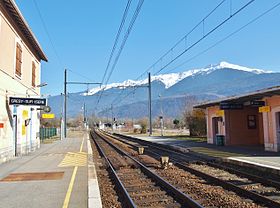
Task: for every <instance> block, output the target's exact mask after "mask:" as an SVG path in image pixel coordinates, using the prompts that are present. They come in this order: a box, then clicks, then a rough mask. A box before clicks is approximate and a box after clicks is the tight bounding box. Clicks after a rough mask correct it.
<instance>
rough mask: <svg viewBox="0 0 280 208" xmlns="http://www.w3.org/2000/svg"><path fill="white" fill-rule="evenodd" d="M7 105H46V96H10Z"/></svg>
mask: <svg viewBox="0 0 280 208" xmlns="http://www.w3.org/2000/svg"><path fill="white" fill-rule="evenodd" d="M9 105H38V106H45V105H47V100H46V98H21V97H10V98H9Z"/></svg>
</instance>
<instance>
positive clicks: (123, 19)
mask: <svg viewBox="0 0 280 208" xmlns="http://www.w3.org/2000/svg"><path fill="white" fill-rule="evenodd" d="M131 1H132V0H128V1H127V4H126V7H125V10H124V13H123V16H122V21H121V24H120V26H119V29H118V32H117V35H116V38H115V41H114V45H113V48H112V50H111V53H110V57H109V60H108V63H107V66H106V69H105V72H104V74H103V77H102V81H101V83H102V84H103V83H104V80H105V77H106V75H107V71H108V69H109V66H110V64H111V61H112V58H113V55H114V52H115V50H116V47H117V44H118V42H119V38H120V34H121V32H122V29H123V27H124V24H125V21H126V18H127V14H128V11H129V7H130V5H131Z"/></svg>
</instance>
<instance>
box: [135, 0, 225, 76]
mask: <svg viewBox="0 0 280 208" xmlns="http://www.w3.org/2000/svg"><path fill="white" fill-rule="evenodd" d="M226 1H227V0H222V1H221V2H220V3H218V4H217V6H215V7H214V8H213V9H212V10H211V11H210V12H209V13H208V14H207V15H206V16H205V17H203V18H202V19H201V20H200V21H199V22H198V23H197V24H196V25H195V26H194V27H193V28H192V29H191V30H190V31H189V32H187V34H185V35H184V36H183V37H182V38H180V39H179V40H178V41H177V42H176V43H175V44H174V45H173V46H172V47H171V48H170V49H169V50H168V51H166V52H165V53H164V54H163V55H162V56H161V57H160V58H158V59H157V61H156V62H154V63H153V64H152V65H151V66H150V67H149V68H148V69H147V70H145V71H144V72H143V73H142V74H141V75H139V76H138V77H137V78H136V79H137V80H138V79H140V78H141V77H142V76H144V75H145V74H146V73H147V72H149V71H150V70H151V69H153V68H154V66H155V65H156V64H158V63H159V62H162V59H163V58H164V57H166V56H167V55H168V54H169V53H170V52H173V50H174V49H175V48H176V47H177V46H178V45H179V44H180V43H181V42H182V41H185V40H186V38H187V37H188V36H189V35H190V34H191V33H192V32H193V31H195V29H197V28H198V27H199V26H200V25H201V24H202V23H204V22H205V20H206V19H207V18H209V17H210V16H211V15H212V14H213V13H214V12H215V11H216V10H217V9H218V8H219V7H220V6H222V5H223V4H224V3H225V2H226Z"/></svg>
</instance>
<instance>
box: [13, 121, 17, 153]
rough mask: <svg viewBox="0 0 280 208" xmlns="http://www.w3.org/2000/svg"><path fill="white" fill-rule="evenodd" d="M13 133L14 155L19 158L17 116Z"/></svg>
mask: <svg viewBox="0 0 280 208" xmlns="http://www.w3.org/2000/svg"><path fill="white" fill-rule="evenodd" d="M13 131H14V154H15V156H17V134H18V132H17V116H16V115H14V116H13Z"/></svg>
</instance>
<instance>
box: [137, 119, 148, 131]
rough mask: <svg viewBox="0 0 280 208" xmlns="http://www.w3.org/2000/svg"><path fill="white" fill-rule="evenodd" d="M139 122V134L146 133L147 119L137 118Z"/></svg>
mask: <svg viewBox="0 0 280 208" xmlns="http://www.w3.org/2000/svg"><path fill="white" fill-rule="evenodd" d="M139 123H140V125H141V132H140V133H141V134H146V133H147V126H148V119H147V118H143V119H141V120H139Z"/></svg>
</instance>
